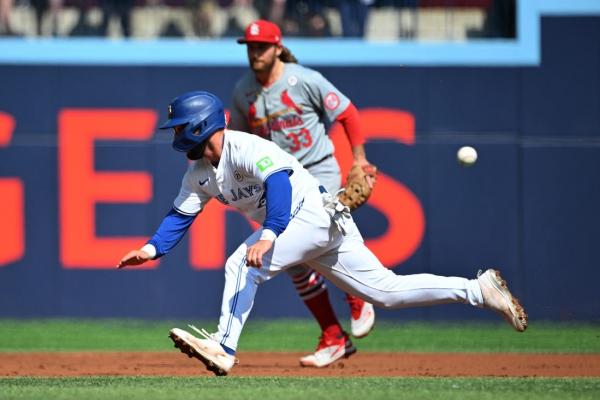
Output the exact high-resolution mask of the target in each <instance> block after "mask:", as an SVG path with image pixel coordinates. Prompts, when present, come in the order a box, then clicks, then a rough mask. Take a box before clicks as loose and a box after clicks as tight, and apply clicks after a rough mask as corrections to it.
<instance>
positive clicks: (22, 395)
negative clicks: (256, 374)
mask: <svg viewBox="0 0 600 400" xmlns="http://www.w3.org/2000/svg"><path fill="white" fill-rule="evenodd" d="M598 393H600V379H591V378H583V379H567V378H565V379H547V378H526V379H524V378H520V379H517V378H475V379H466V378H338V379H331V378H235V377H228V378H165V377H154V378H151V377H144V378H142V377H93V378H63V379H58V378H0V398H1V399H44V400H45V399H49V398H50V399H65V400H79V399H86V400H95V399H121V398H126V399H128V400H135V399H144V400H145V399H160V400H166V399H203V400H208V399H218V400H223V399H257V398H259V399H261V400H269V399H274V400H282V399H285V400H293V399H301V400H306V399H311V400H314V399H327V400H338V399H339V400H347V399H369V400H374V399H423V400H431V399H457V400H458V399H460V400H470V399H473V400H486V399H496V400H498V399H499V400H504V399H506V400H515V399H524V398H526V399H531V400H537V399H540V400H541V399H550V400H552V399H556V400H566V399H582V400H583V399H589V400H592V399H597V398H598Z"/></svg>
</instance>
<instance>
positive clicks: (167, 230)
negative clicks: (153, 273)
mask: <svg viewBox="0 0 600 400" xmlns="http://www.w3.org/2000/svg"><path fill="white" fill-rule="evenodd" d="M195 218H196V216H195V215H183V214H181V213H178V212H177V210H175V209H174V208H172V209H171V211H169V212H168V214H167V215H166V216H165V218H163V220H162V222H161V224H160V226H159V227H158V229H157V230H156V233H155V234H154V236H152V238H151V239H150V240H149V241H148V243H149V244H151V245H153V246H154V247H155V248H156V256H155V257H154V258H155V259H156V258H159V257H162V256H164V255H165V254H167V253H168V252H169V251H170V250H171V249H172V248H173V247H175V246H176V245H177V243H179V241H180V240H181V238H183V236H184V235H185V233H186V232H187V230H188V228H189V227H190V225H191V224H192V222H194V219H195Z"/></svg>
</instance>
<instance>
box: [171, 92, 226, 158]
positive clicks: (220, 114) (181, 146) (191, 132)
mask: <svg viewBox="0 0 600 400" xmlns="http://www.w3.org/2000/svg"><path fill="white" fill-rule="evenodd" d="M178 125H185V127H184V128H183V131H182V132H180V133H179V134H177V135H175V138H174V139H173V148H174V149H175V150H177V151H183V152H188V151H190V150H191V149H193V148H194V147H196V146H197V145H199V144H201V143H202V142H204V141H205V140H207V139H208V138H209V137H211V136H212V134H213V133H215V132H216V131H218V130H220V129H224V128H225V112H224V111H223V103H222V102H221V100H219V98H218V97H217V96H215V95H214V94H212V93H209V92H204V91H194V92H187V93H184V94H182V95H181V96H178V97H176V98H175V99H173V101H171V104H169V119H168V120H167V121H166V122H165V123H163V124H162V125H161V126H160V129H169V128H174V127H176V126H178Z"/></svg>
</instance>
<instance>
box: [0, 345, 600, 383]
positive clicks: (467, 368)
mask: <svg viewBox="0 0 600 400" xmlns="http://www.w3.org/2000/svg"><path fill="white" fill-rule="evenodd" d="M302 355H304V354H303V353H283V352H281V353H279V352H277V353H267V352H241V353H239V355H238V357H239V360H240V363H239V365H237V366H235V367H234V368H233V370H232V371H231V373H230V375H232V376H336V377H339V376H349V377H350V376H351V377H356V376H446V377H459V376H470V377H472V376H499V377H535V376H537V377H567V376H568V377H582V376H590V377H598V376H600V354H534V353H501V354H498V353H374V352H362V353H358V354H356V355H354V356H352V357H351V358H349V359H346V360H343V361H339V362H337V363H335V364H333V365H331V366H329V367H327V368H320V369H316V368H302V367H300V366H299V364H298V359H299V358H300V357H301V356H302ZM93 375H114V376H119V375H120V376H212V373H210V372H208V371H206V370H205V369H204V366H203V365H202V364H201V363H200V362H198V361H197V360H195V359H189V358H187V357H186V356H184V355H183V354H181V353H178V352H175V351H174V352H55V353H49V352H46V353H34V352H25V353H0V376H93Z"/></svg>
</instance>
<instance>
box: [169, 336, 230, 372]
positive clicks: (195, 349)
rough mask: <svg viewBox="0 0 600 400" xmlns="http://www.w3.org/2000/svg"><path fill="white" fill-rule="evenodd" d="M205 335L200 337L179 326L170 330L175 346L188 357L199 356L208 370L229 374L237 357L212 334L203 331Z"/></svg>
mask: <svg viewBox="0 0 600 400" xmlns="http://www.w3.org/2000/svg"><path fill="white" fill-rule="evenodd" d="M203 335H204V336H205V337H206V339H198V338H197V337H195V336H194V335H192V334H190V333H188V332H186V331H184V330H183V329H179V328H173V329H171V331H170V332H169V337H170V338H171V340H173V342H174V343H175V347H177V348H178V349H179V350H181V352H182V353H184V354H187V355H188V357H194V358H197V359H198V360H200V361H201V362H202V363H203V364H204V365H205V366H206V369H207V370H209V371H211V372H213V373H214V374H215V375H218V376H223V375H227V373H228V372H229V371H230V370H231V368H232V367H233V365H234V364H235V363H236V359H235V357H234V356H232V355H230V354H227V353H226V352H225V350H223V347H221V345H220V344H219V342H217V341H215V340H214V339H213V338H212V337H211V335H210V334H208V333H203Z"/></svg>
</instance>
